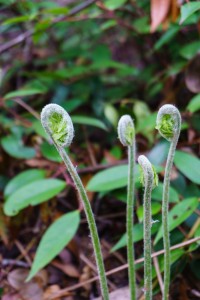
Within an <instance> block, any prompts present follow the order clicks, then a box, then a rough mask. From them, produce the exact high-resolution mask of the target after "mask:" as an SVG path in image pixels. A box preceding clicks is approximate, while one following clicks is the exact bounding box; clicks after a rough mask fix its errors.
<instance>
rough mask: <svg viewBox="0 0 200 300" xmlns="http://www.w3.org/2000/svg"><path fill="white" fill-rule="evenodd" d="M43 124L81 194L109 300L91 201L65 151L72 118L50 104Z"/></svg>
mask: <svg viewBox="0 0 200 300" xmlns="http://www.w3.org/2000/svg"><path fill="white" fill-rule="evenodd" d="M41 122H42V125H43V127H44V129H45V130H46V132H47V134H48V135H49V136H50V138H51V139H52V141H53V143H54V145H55V147H56V149H57V151H58V152H59V154H60V156H61V158H62V160H63V162H64V163H65V165H66V167H67V169H68V171H69V173H70V175H71V177H72V180H73V181H74V184H75V186H76V189H77V191H78V194H79V198H80V199H81V201H82V203H83V206H84V210H85V214H86V218H87V221H88V225H89V229H90V235H91V239H92V244H93V248H94V254H95V260H96V264H97V270H98V275H99V281H100V287H101V293H102V298H103V300H109V291H108V286H107V280H106V275H105V269H104V262H103V256H102V252H101V247H100V241H99V236H98V232H97V227H96V223H95V219H94V215H93V212H92V208H91V205H90V201H89V199H88V197H87V194H86V191H85V188H84V186H83V184H82V181H81V179H80V177H79V175H78V173H77V171H76V168H75V167H74V166H73V164H72V162H71V160H70V158H69V156H68V155H67V153H66V151H65V149H64V147H65V146H69V145H70V144H71V142H72V139H73V136H74V129H73V124H72V121H71V118H70V116H69V115H68V113H67V112H66V111H65V110H64V109H63V108H62V107H60V106H59V105H57V104H49V105H47V106H45V107H44V108H43V110H42V113H41Z"/></svg>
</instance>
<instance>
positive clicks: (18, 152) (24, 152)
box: [1, 135, 36, 159]
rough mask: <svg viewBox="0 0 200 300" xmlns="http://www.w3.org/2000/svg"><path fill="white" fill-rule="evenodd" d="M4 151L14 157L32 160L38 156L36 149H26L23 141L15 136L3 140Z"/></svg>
mask: <svg viewBox="0 0 200 300" xmlns="http://www.w3.org/2000/svg"><path fill="white" fill-rule="evenodd" d="M1 145H2V147H3V149H4V150H5V151H6V152H7V153H8V154H9V155H10V156H12V157H15V158H21V159H22V158H24V159H30V158H33V157H34V156H35V155H36V152H35V149H34V148H32V147H26V146H24V145H23V143H22V141H21V140H20V139H19V138H17V137H16V136H14V135H8V136H6V137H4V138H2V139H1Z"/></svg>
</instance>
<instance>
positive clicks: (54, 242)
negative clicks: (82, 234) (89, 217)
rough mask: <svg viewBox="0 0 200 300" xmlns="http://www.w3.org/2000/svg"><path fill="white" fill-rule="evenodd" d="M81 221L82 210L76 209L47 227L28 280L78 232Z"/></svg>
mask: <svg viewBox="0 0 200 300" xmlns="http://www.w3.org/2000/svg"><path fill="white" fill-rule="evenodd" d="M79 223H80V212H79V211H78V210H76V211H73V212H70V213H67V214H65V215H64V216H62V217H60V218H59V219H58V220H56V221H55V222H54V223H53V224H52V225H51V226H50V227H49V228H48V229H47V231H46V232H45V234H44V235H43V237H42V239H41V241H40V244H39V246H38V249H37V252H36V255H35V258H34V261H33V264H32V267H31V271H30V273H29V275H28V278H27V279H26V281H29V280H30V279H31V278H32V277H33V276H34V275H35V274H36V273H37V272H38V271H39V270H41V269H42V268H44V267H45V266H46V265H47V264H48V263H49V262H50V261H51V260H52V259H53V258H54V257H56V255H58V254H59V253H60V252H61V251H62V250H63V248H64V247H66V246H67V244H68V243H69V242H70V241H71V239H72V238H73V237H74V235H75V234H76V231H77V229H78V226H79Z"/></svg>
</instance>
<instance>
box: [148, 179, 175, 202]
mask: <svg viewBox="0 0 200 300" xmlns="http://www.w3.org/2000/svg"><path fill="white" fill-rule="evenodd" d="M162 193H163V183H161V182H159V184H158V186H157V187H156V188H155V189H154V190H153V191H152V199H154V200H158V201H162ZM178 201H179V196H178V193H177V192H176V190H175V189H174V188H172V187H170V189H169V202H171V203H173V202H178Z"/></svg>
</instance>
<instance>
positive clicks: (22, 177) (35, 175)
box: [4, 169, 45, 198]
mask: <svg viewBox="0 0 200 300" xmlns="http://www.w3.org/2000/svg"><path fill="white" fill-rule="evenodd" d="M44 177H45V170H40V169H31V170H26V171H23V172H21V173H19V174H18V175H17V176H15V177H14V178H13V179H11V180H10V181H9V182H8V184H7V185H6V187H5V190H4V196H5V198H7V197H8V196H10V195H11V194H12V193H14V192H16V190H18V189H19V188H21V187H23V186H24V185H26V184H28V183H31V182H33V181H36V180H38V179H42V178H44Z"/></svg>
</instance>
